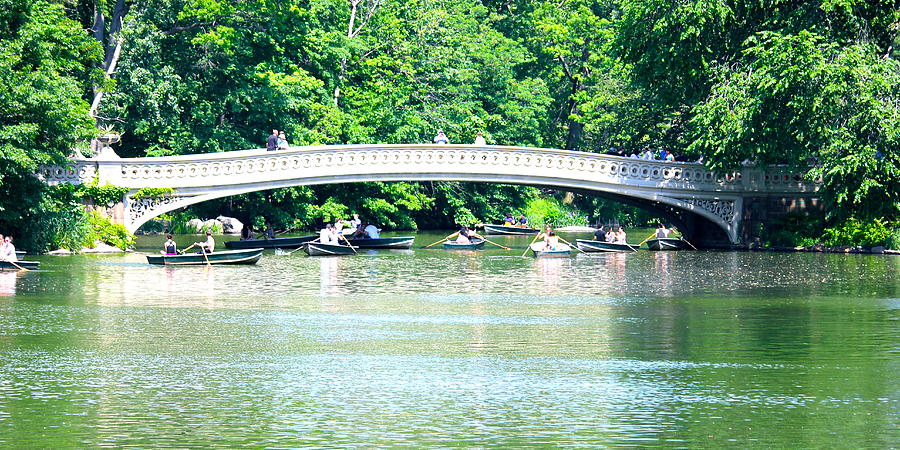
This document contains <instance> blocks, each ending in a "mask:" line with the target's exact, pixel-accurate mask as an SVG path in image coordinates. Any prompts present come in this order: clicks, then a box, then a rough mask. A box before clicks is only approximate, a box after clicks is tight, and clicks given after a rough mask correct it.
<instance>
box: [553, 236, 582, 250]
mask: <svg viewBox="0 0 900 450" xmlns="http://www.w3.org/2000/svg"><path fill="white" fill-rule="evenodd" d="M556 237H557V238H558V239H559V240H561V241H563V243H564V244H566V245H568V246H569V247H571V248H574V249H575V250H578V251H579V252H581V253H584V250H582V249H580V248H578V246H577V245H572V243H571V242H569V241H567V240H565V239H563V238H561V237H559V235H558V234H557V235H556Z"/></svg>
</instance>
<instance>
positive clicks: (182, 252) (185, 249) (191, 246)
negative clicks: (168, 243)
mask: <svg viewBox="0 0 900 450" xmlns="http://www.w3.org/2000/svg"><path fill="white" fill-rule="evenodd" d="M195 245H197V243H196V242H194V243H193V244H191V245H189V246H188V247H187V248H183V249H181V252H179V254H180V255H183V254H184V253H185V252H186V251H188V250H190V249H192V248H194V246H195Z"/></svg>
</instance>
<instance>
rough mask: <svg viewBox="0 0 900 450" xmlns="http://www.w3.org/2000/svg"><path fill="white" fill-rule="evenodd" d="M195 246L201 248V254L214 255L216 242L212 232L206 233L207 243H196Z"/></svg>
mask: <svg viewBox="0 0 900 450" xmlns="http://www.w3.org/2000/svg"><path fill="white" fill-rule="evenodd" d="M194 245H196V246H197V247H200V252H199V253H203V252H206V253H212V252H213V251H214V250H215V249H216V240H215V239H213V237H212V231H208V230H207V231H206V241H204V242H194Z"/></svg>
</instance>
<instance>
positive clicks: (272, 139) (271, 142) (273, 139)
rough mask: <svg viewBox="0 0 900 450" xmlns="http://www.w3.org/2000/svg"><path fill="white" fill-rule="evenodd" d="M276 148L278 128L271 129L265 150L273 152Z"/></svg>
mask: <svg viewBox="0 0 900 450" xmlns="http://www.w3.org/2000/svg"><path fill="white" fill-rule="evenodd" d="M277 148H278V130H272V135H271V136H269V139H267V140H266V150H267V151H270V152H274V151H275V149H277Z"/></svg>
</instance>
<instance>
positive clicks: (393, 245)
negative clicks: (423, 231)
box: [350, 236, 416, 249]
mask: <svg viewBox="0 0 900 450" xmlns="http://www.w3.org/2000/svg"><path fill="white" fill-rule="evenodd" d="M415 240H416V237H415V236H399V237H387V238H377V239H350V245H352V246H354V247H356V248H387V249H405V248H412V246H413V242H414V241H415Z"/></svg>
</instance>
